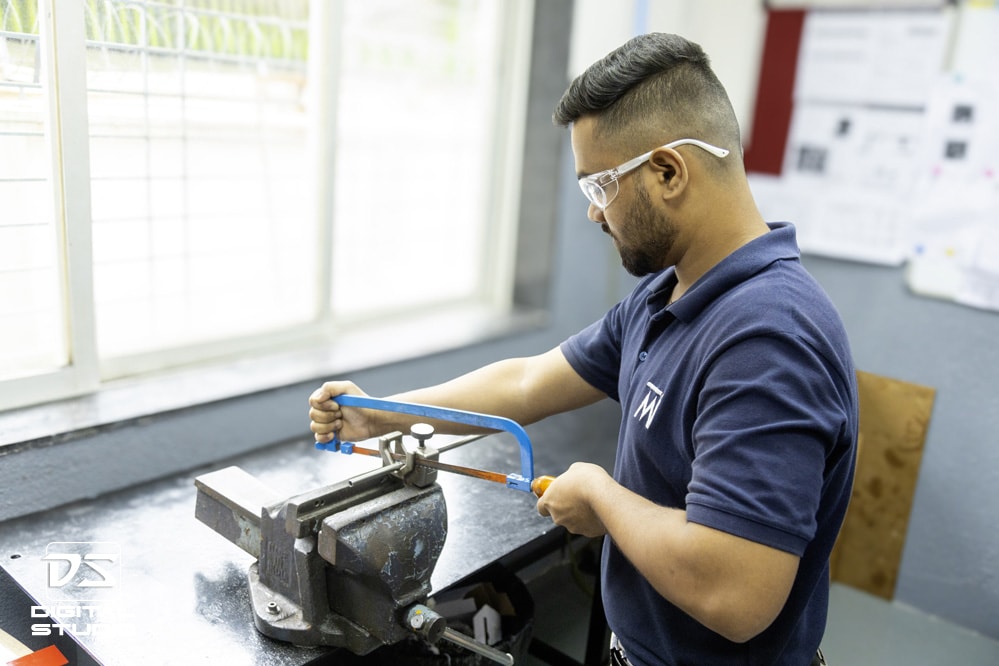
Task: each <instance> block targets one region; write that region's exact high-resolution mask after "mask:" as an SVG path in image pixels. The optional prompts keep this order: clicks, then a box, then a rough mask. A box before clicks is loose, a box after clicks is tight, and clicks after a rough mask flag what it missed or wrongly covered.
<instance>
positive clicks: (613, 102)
mask: <svg viewBox="0 0 999 666" xmlns="http://www.w3.org/2000/svg"><path fill="white" fill-rule="evenodd" d="M591 115H592V116H596V118H597V124H596V127H597V132H598V134H600V135H603V136H606V137H608V138H612V139H613V140H615V141H618V142H620V143H622V144H624V146H625V147H628V148H630V150H631V152H635V153H640V152H643V151H645V150H649V149H651V148H654V147H655V146H656V145H660V144H663V143H666V142H668V141H673V140H675V139H683V138H693V139H701V140H702V141H707V142H708V143H712V144H715V145H717V146H720V147H722V148H728V149H729V150H731V151H733V153H735V154H736V155H741V153H742V146H741V139H740V136H739V123H738V120H737V119H736V116H735V111H734V110H733V109H732V103H731V102H730V101H729V99H728V94H727V93H726V92H725V88H724V86H722V84H721V82H720V81H719V80H718V77H717V76H715V73H714V71H713V70H712V69H711V63H710V61H709V60H708V56H707V54H706V53H705V52H704V50H703V49H702V48H701V47H700V46H699V45H697V44H695V43H693V42H691V41H689V40H687V39H684V38H683V37H680V36H679V35H670V34H664V33H649V34H645V35H640V36H638V37H635V38H633V39H631V40H629V41H628V42H626V43H625V44H624V45H623V46H621V47H619V48H618V49H616V50H614V51H612V52H610V53H609V54H607V56H605V57H604V58H603V59H601V60H599V61H597V62H595V63H594V64H593V65H591V66H590V67H589V68H588V69H587V70H586V71H585V72H583V73H582V74H580V75H579V76H578V77H576V79H575V80H574V81H573V82H572V83H571V84H570V85H569V88H568V90H566V91H565V94H564V95H562V99H561V100H559V103H558V105H557V106H556V107H555V113H554V115H553V120H554V122H555V123H556V124H557V125H560V126H562V127H568V126H569V125H571V124H572V123H574V122H576V121H577V120H579V119H580V118H582V117H584V116H591ZM632 144H634V145H632Z"/></svg>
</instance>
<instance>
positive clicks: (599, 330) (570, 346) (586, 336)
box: [561, 303, 623, 400]
mask: <svg viewBox="0 0 999 666" xmlns="http://www.w3.org/2000/svg"><path fill="white" fill-rule="evenodd" d="M622 309H623V305H622V304H621V303H619V304H618V305H616V306H614V308H612V309H611V310H610V311H609V312H608V313H607V314H606V315H604V317H603V318H602V319H600V320H598V321H596V322H594V323H592V324H590V325H589V326H587V327H586V328H584V329H583V330H582V331H580V332H579V333H576V334H575V335H573V336H572V337H570V338H569V339H568V340H566V341H565V342H563V343H562V345H561V349H562V353H563V354H564V355H565V358H566V360H567V361H568V362H569V365H571V366H572V368H573V370H575V371H576V372H577V373H578V374H579V376H580V377H582V378H583V379H584V380H586V382H588V383H589V384H590V385H591V386H593V387H594V388H596V389H598V390H600V391H602V392H603V393H605V394H607V396H608V397H610V398H611V399H613V400H619V398H618V376H619V374H620V368H621V310H622Z"/></svg>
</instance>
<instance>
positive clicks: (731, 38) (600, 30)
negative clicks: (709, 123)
mask: <svg viewBox="0 0 999 666" xmlns="http://www.w3.org/2000/svg"><path fill="white" fill-rule="evenodd" d="M575 12H576V13H575V16H574V20H573V26H572V28H573V33H572V46H571V49H572V50H571V52H570V55H569V76H570V77H574V76H576V75H578V74H580V73H581V72H582V71H583V70H584V69H586V68H587V67H588V66H589V65H590V64H591V63H592V62H593V61H595V60H598V59H600V58H602V57H603V56H604V55H606V54H607V53H608V52H610V51H612V50H614V49H615V48H617V47H618V46H620V45H621V44H623V43H624V42H626V41H627V40H628V39H630V38H631V37H634V36H635V35H638V34H641V33H645V32H671V33H675V34H678V35H683V36H684V37H686V38H687V39H690V40H692V41H694V42H697V43H698V44H700V45H701V46H702V47H703V48H704V50H705V51H706V52H707V54H708V56H709V57H710V58H711V63H712V67H713V68H714V70H715V73H716V74H717V75H718V78H719V79H721V82H722V84H723V85H724V86H725V88H726V89H727V90H728V94H729V97H730V98H731V100H732V105H733V106H734V107H735V112H736V115H737V116H738V118H739V125H740V127H741V128H742V134H743V139H744V140H745V139H746V138H748V135H749V130H750V128H751V127H752V123H753V117H752V116H753V104H754V101H755V98H756V81H757V75H758V72H759V65H760V54H761V52H762V48H763V36H764V31H765V29H766V15H765V13H764V10H763V3H762V2H747V1H746V0H697V2H691V1H690V0H622V1H620V2H606V0H576V9H575Z"/></svg>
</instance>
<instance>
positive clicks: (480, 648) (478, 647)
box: [441, 627, 514, 666]
mask: <svg viewBox="0 0 999 666" xmlns="http://www.w3.org/2000/svg"><path fill="white" fill-rule="evenodd" d="M441 638H443V639H444V640H446V641H451V642H452V643H454V644H455V645H460V646H461V647H463V648H465V649H466V650H471V651H472V652H474V653H476V654H479V655H482V656H483V657H485V658H486V659H490V660H492V661H495V662H496V663H497V664H505V665H506V666H513V663H514V662H513V655H511V654H509V653H508V652H500V651H499V650H497V649H496V648H491V647H489V646H488V645H483V644H482V643H480V642H478V641H477V640H475V639H473V638H469V637H468V636H466V635H465V634H463V633H461V632H458V631H455V630H454V629H452V628H451V627H447V628H446V629H445V630H444V633H443V634H442V635H441Z"/></svg>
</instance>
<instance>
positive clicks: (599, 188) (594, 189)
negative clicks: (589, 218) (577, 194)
mask: <svg viewBox="0 0 999 666" xmlns="http://www.w3.org/2000/svg"><path fill="white" fill-rule="evenodd" d="M603 175H604V178H601V179H600V180H602V181H603V182H599V181H598V180H597V179H596V178H592V177H588V178H581V179H580V180H579V188H580V189H581V190H583V194H584V195H585V196H586V198H587V199H589V201H590V203H592V204H593V205H594V206H596V207H597V208H599V209H600V210H604V209H605V208H607V206H609V205H610V202H611V201H613V200H614V197H616V196H617V178H616V177H615V176H614V175H612V174H603Z"/></svg>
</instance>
